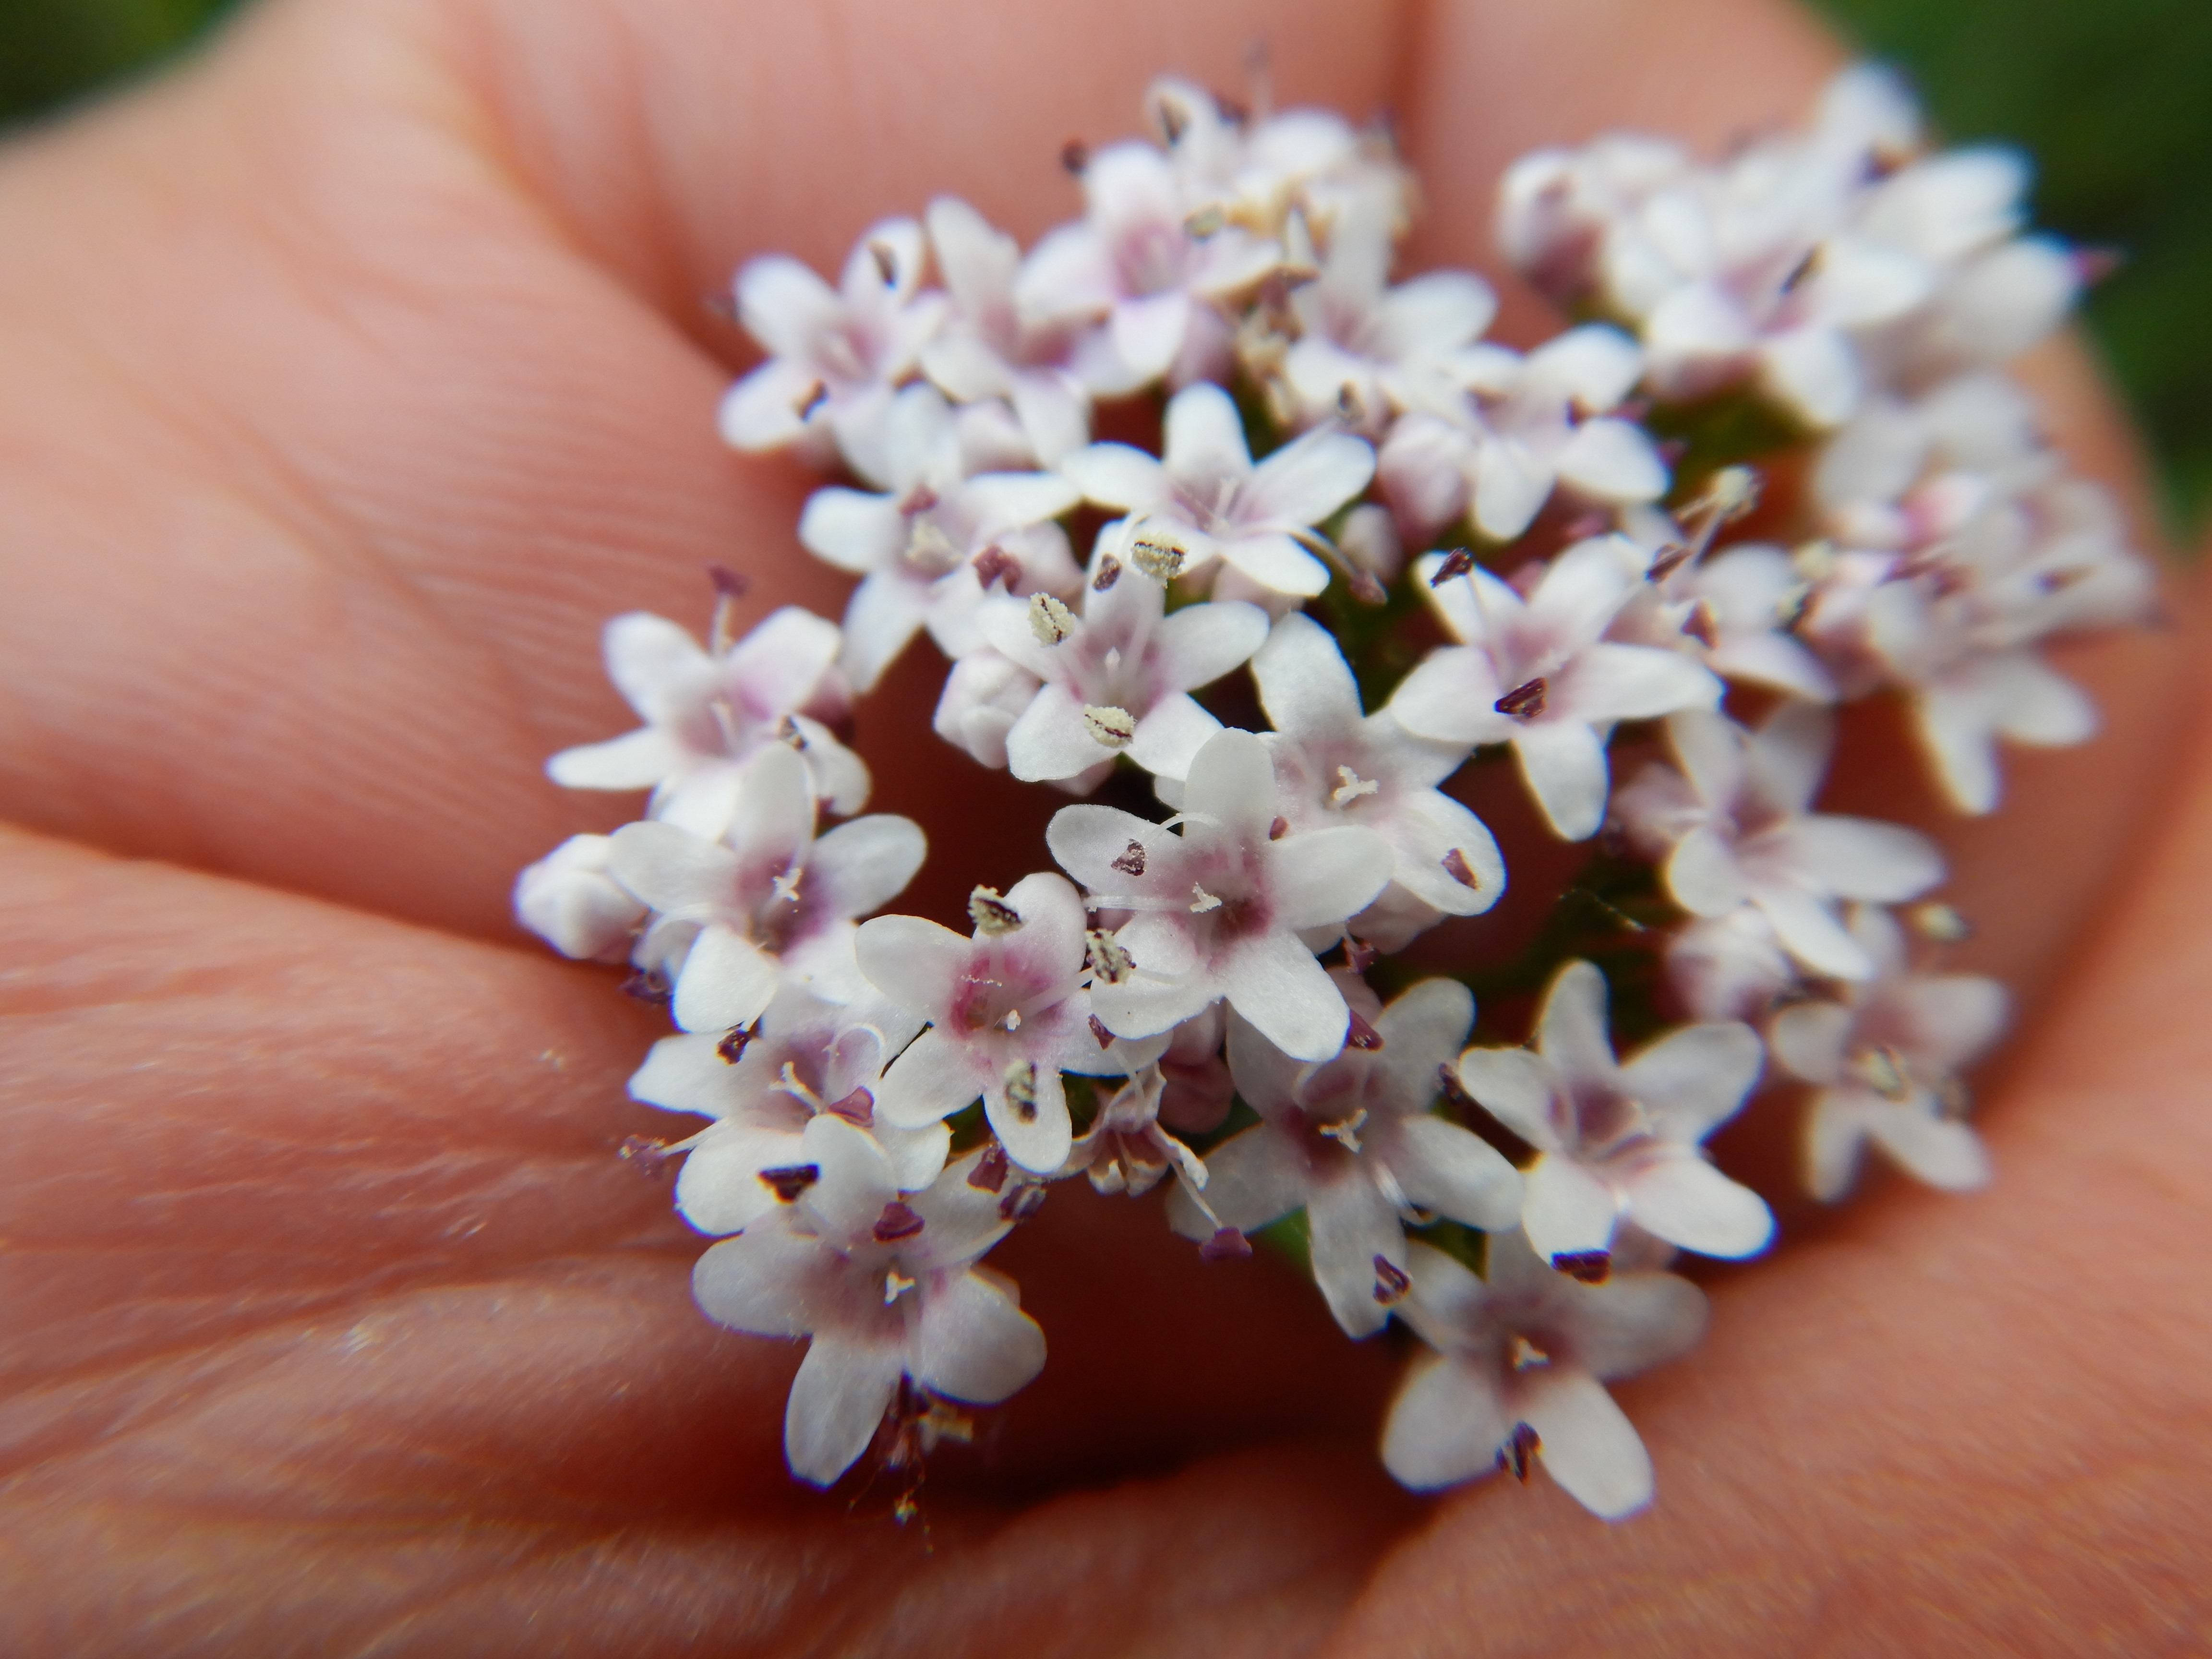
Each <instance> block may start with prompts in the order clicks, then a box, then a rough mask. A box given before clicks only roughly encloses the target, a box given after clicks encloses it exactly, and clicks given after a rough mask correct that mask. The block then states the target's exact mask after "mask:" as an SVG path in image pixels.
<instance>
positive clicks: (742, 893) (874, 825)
mask: <svg viewBox="0 0 2212 1659" xmlns="http://www.w3.org/2000/svg"><path fill="white" fill-rule="evenodd" d="M924 851H925V847H924V842H923V840H922V834H921V827H920V826H919V825H917V824H915V823H914V822H913V821H912V820H910V819H908V818H902V817H892V816H890V815H889V814H887V813H876V814H872V815H871V816H870V817H864V818H854V819H853V820H852V821H851V822H850V823H842V824H839V825H838V826H837V827H836V829H832V830H831V831H830V832H829V834H828V835H826V836H823V837H822V838H821V839H820V840H819V841H817V840H816V839H815V838H814V796H813V793H812V791H811V788H810V787H809V785H808V782H807V776H806V766H805V762H803V761H802V760H801V759H800V758H799V755H798V754H797V752H796V751H794V750H791V749H787V748H786V747H785V746H784V745H782V744H772V745H770V746H769V748H766V749H763V750H761V752H760V753H759V754H758V755H757V756H755V757H753V759H752V761H751V763H750V764H749V765H747V767H746V768H745V772H744V783H743V787H741V789H740V790H739V792H738V809H737V813H736V816H735V817H733V818H732V821H731V823H730V827H729V829H728V830H727V831H726V834H725V836H723V837H722V839H721V840H720V841H713V840H708V838H706V837H704V836H696V835H694V834H692V833H691V832H690V830H688V829H681V828H679V827H678V826H677V825H675V824H672V823H629V824H624V825H623V827H622V828H621V829H617V831H616V832H615V835H614V847H613V852H612V855H611V859H610V860H609V867H610V869H611V871H612V872H613V874H614V877H615V879H616V880H617V881H619V882H620V883H621V884H623V886H624V887H626V888H628V889H629V891H630V892H632V893H633V894H635V895H636V896H637V897H639V898H641V899H642V900H643V901H644V902H646V903H647V904H649V905H651V906H652V907H653V908H654V909H655V910H658V911H659V912H661V913H662V915H663V916H664V917H665V918H666V919H667V920H669V921H674V922H686V923H695V924H696V925H697V927H698V933H697V936H696V939H694V941H693V942H692V944H691V946H690V951H689V952H688V954H686V955H685V957H684V963H683V967H682V969H681V971H680V972H679V973H678V975H677V976H676V986H675V992H676V994H675V1005H674V1012H675V1015H676V1023H677V1024H678V1025H679V1026H681V1027H683V1029H684V1030H687V1031H721V1030H728V1029H729V1028H730V1027H732V1026H734V1025H749V1024H751V1023H752V1022H753V1021H754V1020H755V1019H756V1018H758V1017H759V1016H760V1014H761V1012H762V1011H763V1009H765V1008H766V1007H767V1006H769V1001H770V1000H771V999H773V998H774V997H775V993H776V989H777V987H778V986H779V985H780V984H781V982H782V980H783V977H784V975H785V974H786V973H787V972H788V973H791V974H793V975H797V976H798V977H799V978H800V979H802V980H811V981H816V982H817V984H818V985H819V986H820V987H822V988H823V991H824V993H825V994H829V995H830V996H832V997H833V998H838V997H840V996H841V995H842V996H849V995H851V994H854V990H855V989H856V987H854V986H853V981H854V970H853V969H852V968H851V965H850V964H851V961H852V937H853V918H854V917H856V916H864V915H867V914H868V913H869V912H870V911H871V910H873V909H876V908H878V907H879V906H881V905H883V904H884V903H885V902H888V901H889V900H890V899H891V898H892V897H893V896H896V894H897V893H898V892H899V891H900V890H901V889H902V888H903V887H905V885H906V884H907V883H908V881H910V880H912V879H913V878H914V872H915V871H916V870H918V869H920V868H921V860H922V857H923V854H924Z"/></svg>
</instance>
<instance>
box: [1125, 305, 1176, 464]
mask: <svg viewBox="0 0 2212 1659" xmlns="http://www.w3.org/2000/svg"><path fill="white" fill-rule="evenodd" d="M1190 326H1191V301H1190V296H1189V295H1188V294H1185V293H1183V292H1182V290H1181V289H1176V290H1174V291H1172V292H1170V293H1167V294H1148V295H1145V296H1144V297H1142V298H1140V299H1125V300H1120V301H1115V306H1114V310H1113V313H1112V315H1111V316H1110V318H1109V320H1108V324H1107V333H1108V337H1109V339H1111V340H1112V341H1113V343H1114V355H1115V356H1116V357H1118V358H1120V359H1121V365H1122V367H1123V368H1125V369H1127V372H1128V374H1129V378H1130V379H1131V380H1133V381H1134V382H1136V383H1138V384H1139V385H1141V384H1143V383H1144V382H1146V381H1148V380H1158V379H1159V378H1160V377H1161V376H1162V375H1164V374H1166V373H1167V372H1168V368H1169V366H1170V364H1172V363H1173V362H1175V360H1176V354H1177V353H1179V352H1181V351H1182V346H1183V340H1184V338H1185V337H1187V336H1188V334H1189V332H1190ZM1170 470H1172V463H1170Z"/></svg>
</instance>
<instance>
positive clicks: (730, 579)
mask: <svg viewBox="0 0 2212 1659" xmlns="http://www.w3.org/2000/svg"><path fill="white" fill-rule="evenodd" d="M707 580H708V581H710V582H712V583H714V595H715V597H716V598H717V599H743V598H744V596H745V595H746V594H747V593H748V592H750V591H751V589H752V585H753V579H752V578H751V577H750V576H748V575H746V574H745V573H744V571H742V570H732V569H731V568H730V567H729V566H727V565H726V564H710V565H708V567H707Z"/></svg>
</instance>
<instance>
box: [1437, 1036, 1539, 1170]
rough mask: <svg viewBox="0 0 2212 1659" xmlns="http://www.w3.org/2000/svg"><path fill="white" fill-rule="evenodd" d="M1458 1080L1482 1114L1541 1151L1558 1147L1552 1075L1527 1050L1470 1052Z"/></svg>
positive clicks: (1462, 1062) (1461, 1063) (1463, 1058)
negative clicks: (1553, 1125)
mask: <svg viewBox="0 0 2212 1659" xmlns="http://www.w3.org/2000/svg"><path fill="white" fill-rule="evenodd" d="M1459 1080H1460V1081H1461V1083H1462V1084H1463V1085H1466V1088H1467V1091H1468V1093H1469V1094H1471V1095H1473V1096H1474V1098H1475V1101H1476V1103H1478V1104H1480V1106H1481V1108H1482V1109H1483V1110H1485V1111H1486V1112H1488V1113H1489V1114H1490V1115H1491V1116H1492V1117H1494V1118H1496V1119H1497V1120H1498V1121H1499V1122H1500V1123H1503V1124H1504V1126H1505V1127H1507V1128H1509V1129H1510V1130H1512V1131H1513V1133H1515V1134H1516V1135H1518V1136H1520V1137H1521V1139H1523V1140H1525V1141H1527V1142H1528V1144H1529V1145H1530V1146H1535V1147H1538V1148H1541V1149H1550V1148H1553V1147H1556V1146H1558V1145H1559V1134H1558V1132H1557V1131H1556V1130H1554V1129H1553V1127H1552V1121H1551V1120H1552V1073H1551V1071H1550V1068H1549V1067H1547V1066H1546V1065H1545V1064H1544V1062H1543V1061H1542V1060H1540V1059H1538V1058H1537V1057H1536V1056H1535V1055H1534V1054H1530V1053H1529V1052H1528V1050H1527V1049H1526V1048H1469V1049H1468V1050H1467V1052H1466V1053H1464V1054H1462V1055H1461V1056H1460V1057H1459Z"/></svg>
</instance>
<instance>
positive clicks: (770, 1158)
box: [676, 1123, 805, 1235]
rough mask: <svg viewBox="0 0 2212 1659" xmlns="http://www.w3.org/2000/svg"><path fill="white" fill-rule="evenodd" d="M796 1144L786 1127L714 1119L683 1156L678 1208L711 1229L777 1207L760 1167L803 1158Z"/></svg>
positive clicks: (732, 1227)
mask: <svg viewBox="0 0 2212 1659" xmlns="http://www.w3.org/2000/svg"><path fill="white" fill-rule="evenodd" d="M799 1146H800V1142H799V1135H798V1134H797V1133H795V1132H794V1131H792V1130H789V1129H781V1130H778V1129H751V1128H744V1127H738V1125H736V1124H728V1123H726V1124H720V1125H717V1126H716V1127H714V1128H713V1129H710V1130H708V1132H707V1134H706V1136H705V1137H704V1138H703V1139H702V1140H701V1141H700V1143H699V1144H698V1146H695V1147H693V1148H692V1150H691V1152H690V1155H689V1156H688V1157H686V1158H684V1168H683V1170H681V1171H680V1172H679V1173H678V1176H677V1177H676V1208H677V1210H678V1212H679V1213H680V1214H681V1215H682V1216H683V1217H684V1219H685V1220H686V1221H688V1222H690V1224H691V1225H693V1226H694V1227H696V1228H697V1229H698V1230H699V1231H701V1232H702V1233H707V1234H710V1235H718V1234H722V1233H734V1232H737V1231H740V1230H742V1229H744V1228H746V1227H750V1226H751V1225H752V1224H753V1223H754V1222H756V1221H757V1220H759V1219H760V1218H762V1217H763V1216H764V1215H766V1214H768V1213H769V1212H770V1211H771V1210H774V1209H775V1208H777V1207H778V1200H777V1198H776V1195H775V1192H774V1191H773V1190H772V1189H771V1188H769V1185H768V1183H767V1182H764V1181H763V1180H762V1179H761V1178H760V1172H761V1171H762V1170H769V1169H776V1168H781V1167H786V1166H788V1165H791V1164H801V1163H804V1162H805V1159H804V1158H802V1157H801V1156H800V1155H799Z"/></svg>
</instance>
